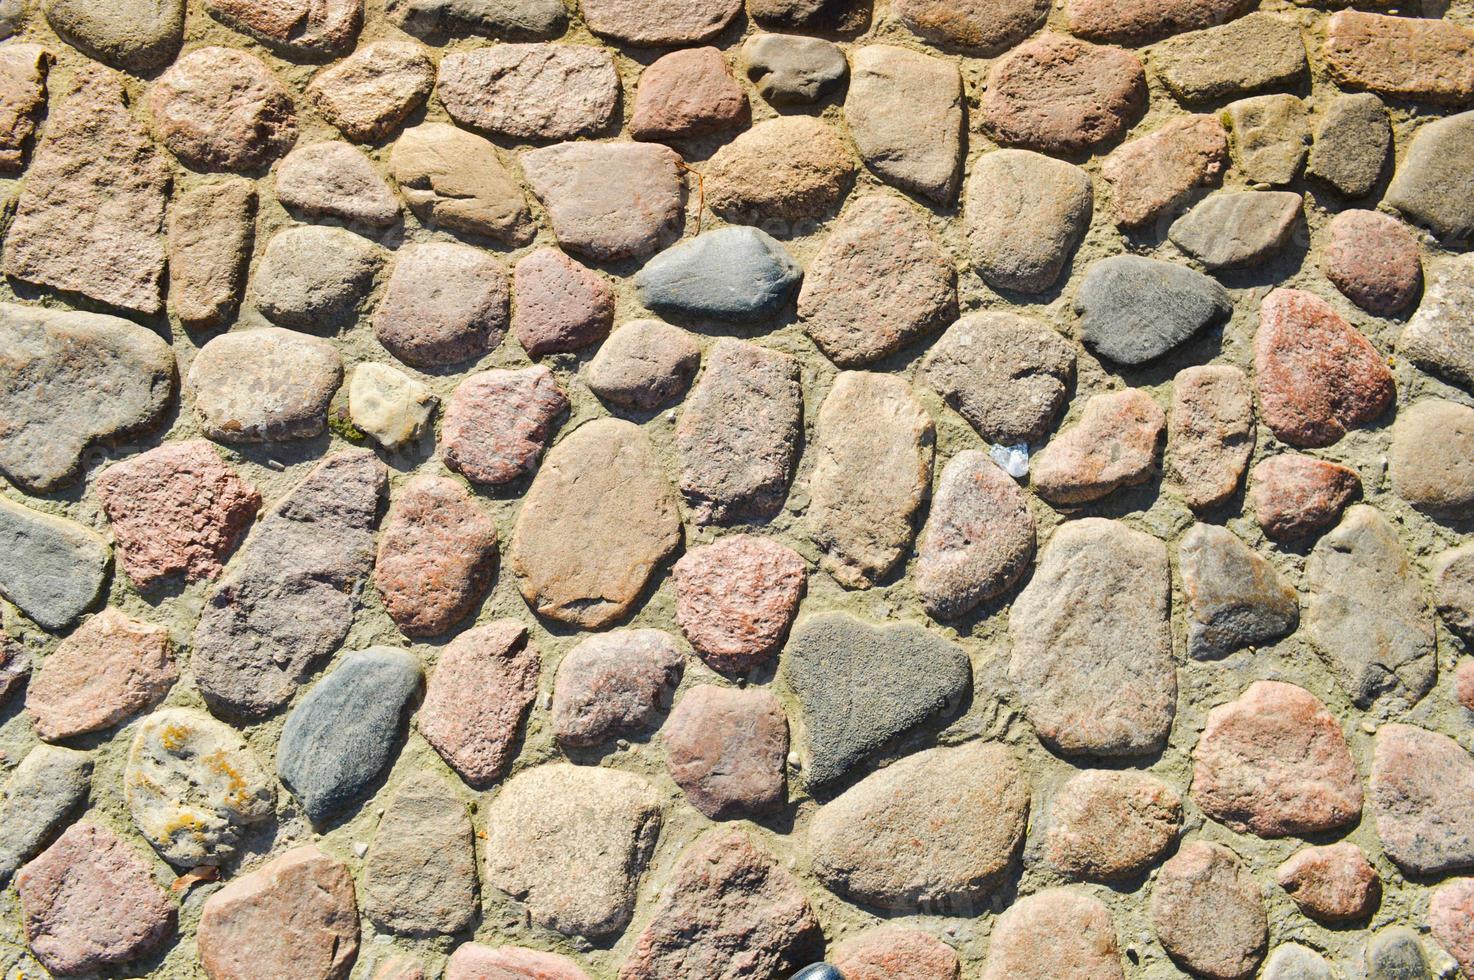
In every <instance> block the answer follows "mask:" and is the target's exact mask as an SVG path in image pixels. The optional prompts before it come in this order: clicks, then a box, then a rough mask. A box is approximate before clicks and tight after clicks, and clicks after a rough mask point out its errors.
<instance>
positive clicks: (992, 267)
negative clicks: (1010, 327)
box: [963, 150, 1095, 293]
mask: <svg viewBox="0 0 1474 980" xmlns="http://www.w3.org/2000/svg"><path fill="white" fill-rule="evenodd" d="M1094 208H1095V192H1094V190H1093V189H1092V187H1091V183H1090V177H1089V175H1087V174H1086V173H1085V171H1083V170H1081V169H1080V168H1079V167H1077V166H1075V165H1074V164H1071V163H1066V162H1065V161H1063V160H1056V159H1053V158H1052V157H1047V156H1044V155H1043V154H1042V153H1033V152H1031V151H1029V150H994V151H992V152H990V153H985V154H983V155H982V156H981V157H979V158H978V160H977V162H976V163H975V164H973V168H972V174H971V176H969V177H968V178H967V191H966V196H965V207H964V211H963V217H964V221H965V222H966V227H967V246H968V251H969V252H970V253H971V255H972V261H973V265H974V266H975V267H976V269H977V273H978V275H980V276H982V277H983V281H985V282H986V283H987V284H988V285H990V286H992V287H993V288H994V289H1007V290H1015V291H1017V292H1021V293H1042V292H1044V291H1045V290H1046V289H1048V288H1049V287H1051V286H1053V285H1054V283H1055V282H1056V281H1057V280H1058V279H1059V277H1060V273H1062V272H1063V271H1064V268H1065V263H1066V262H1068V261H1069V259H1070V256H1071V255H1072V254H1073V253H1074V251H1075V249H1076V247H1077V246H1079V244H1080V240H1081V239H1083V238H1084V237H1085V232H1086V230H1087V229H1088V228H1089V227H1090V215H1091V213H1092V212H1093V211H1094ZM1021 214H1026V215H1028V216H1029V220H1028V221H1027V222H1021V221H1019V220H1018V217H1019V215H1021Z"/></svg>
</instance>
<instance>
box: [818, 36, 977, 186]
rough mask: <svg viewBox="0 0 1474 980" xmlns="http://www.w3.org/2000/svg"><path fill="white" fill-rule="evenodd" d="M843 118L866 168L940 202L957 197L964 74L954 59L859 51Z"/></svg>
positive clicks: (885, 47)
mask: <svg viewBox="0 0 1474 980" xmlns="http://www.w3.org/2000/svg"><path fill="white" fill-rule="evenodd" d="M853 57H854V67H853V69H852V75H851V78H850V89H849V94H848V95H846V96H845V103H844V115H845V122H846V123H848V124H849V127H850V135H851V136H853V137H854V140H855V147H856V149H858V150H859V151H860V158H861V159H862V160H864V161H865V164H866V166H868V167H870V169H872V170H874V171H875V172H876V173H877V174H879V175H880V178H881V179H882V180H884V181H886V182H887V183H891V184H894V185H896V186H897V187H900V188H902V189H903V190H908V191H911V192H913V193H916V194H920V195H921V196H922V197H926V198H930V199H931V200H933V201H935V202H936V203H938V204H943V205H945V204H950V203H951V202H952V201H953V200H955V199H956V197H957V185H958V181H959V179H960V177H961V164H962V129H963V121H962V104H963V97H962V75H961V74H960V73H959V72H958V70H957V66H956V64H955V63H953V62H951V61H947V60H943V59H942V58H934V57H931V56H929V55H924V54H919V53H917V52H915V51H911V50H909V49H907V48H898V47H895V46H893V45H889V44H868V45H865V46H864V47H861V48H859V49H858V50H857V51H856V52H855V53H854V56H853Z"/></svg>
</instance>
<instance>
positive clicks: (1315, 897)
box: [1275, 841, 1382, 922]
mask: <svg viewBox="0 0 1474 980" xmlns="http://www.w3.org/2000/svg"><path fill="white" fill-rule="evenodd" d="M1275 881H1277V882H1279V886H1280V887H1281V888H1283V889H1284V890H1285V891H1287V892H1289V894H1290V897H1291V898H1293V899H1294V900H1295V904H1296V905H1298V906H1300V910H1301V911H1303V912H1304V913H1305V914H1306V915H1308V916H1310V917H1311V918H1313V919H1319V920H1320V921H1322V922H1345V921H1348V920H1350V919H1360V918H1363V917H1365V916H1368V915H1370V914H1371V913H1372V911H1373V910H1374V909H1376V907H1377V900H1378V899H1379V898H1380V897H1381V894H1382V879H1381V878H1379V877H1378V876H1377V869H1376V868H1374V867H1372V865H1371V863H1370V862H1369V861H1367V856H1366V855H1365V854H1363V853H1362V850H1361V848H1359V847H1357V846H1356V845H1355V844H1353V843H1351V842H1350V841H1342V842H1341V843H1339V844H1331V845H1329V846H1327V847H1307V848H1305V849H1304V850H1301V851H1296V852H1295V854H1294V855H1293V856H1292V857H1291V858H1290V859H1289V860H1288V861H1286V862H1285V863H1284V864H1281V865H1280V866H1279V870H1278V871H1276V872H1275Z"/></svg>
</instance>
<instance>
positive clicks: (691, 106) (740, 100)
mask: <svg viewBox="0 0 1474 980" xmlns="http://www.w3.org/2000/svg"><path fill="white" fill-rule="evenodd" d="M747 119H748V109H747V93H746V92H744V91H743V89H742V86H741V85H738V84H737V80H736V79H734V78H733V77H732V75H731V73H730V72H729V71H728V70H727V63H726V61H725V60H724V59H723V58H722V53H721V51H719V50H717V49H716V48H712V47H705V48H691V49H688V50H685V51H673V52H671V53H670V54H668V55H665V56H663V57H661V58H660V59H658V60H657V61H655V62H654V63H653V64H652V65H650V67H649V68H646V69H645V71H644V72H643V73H641V75H640V85H639V88H638V89H637V90H636V92H635V108H634V113H633V114H632V115H631V116H630V135H631V136H633V137H634V138H635V139H637V140H671V139H683V138H688V137H692V136H704V135H706V134H708V133H718V132H721V131H722V130H724V129H734V128H737V127H740V126H741V125H743V124H744V123H746V122H747Z"/></svg>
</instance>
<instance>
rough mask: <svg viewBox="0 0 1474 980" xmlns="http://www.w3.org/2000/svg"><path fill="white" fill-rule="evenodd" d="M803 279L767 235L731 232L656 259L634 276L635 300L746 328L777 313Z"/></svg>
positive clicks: (696, 241)
mask: <svg viewBox="0 0 1474 980" xmlns="http://www.w3.org/2000/svg"><path fill="white" fill-rule="evenodd" d="M802 278H803V269H802V268H801V267H800V266H799V264H798V263H797V262H795V261H794V260H793V256H791V255H789V254H788V251H787V250H786V249H784V247H783V245H782V244H781V243H779V242H778V241H777V240H775V239H774V238H773V237H772V236H771V235H769V234H768V233H767V232H764V231H761V230H759V229H757V228H751V227H747V226H734V227H728V228H718V229H717V230H715V231H709V232H706V233H705V234H703V235H699V236H697V237H696V238H693V239H691V240H690V241H687V242H682V243H681V244H679V245H677V246H675V247H674V248H670V249H667V250H665V251H664V252H661V253H660V254H659V255H657V256H655V258H653V259H651V260H650V261H649V262H647V263H645V267H644V268H643V269H641V270H640V272H639V274H638V275H636V276H635V295H636V296H638V297H639V300H640V302H641V303H644V304H645V305H646V306H647V307H649V308H650V309H652V310H654V311H656V312H657V313H661V314H674V315H678V316H688V317H711V318H713V319H717V320H731V321H736V322H739V323H747V322H751V321H754V320H765V319H767V318H768V317H771V316H773V315H774V314H775V313H777V312H778V311H779V310H780V309H782V308H783V305H784V304H785V303H787V302H788V298H789V296H790V295H792V293H793V290H794V287H795V286H797V285H798V282H799V280H800V279H802Z"/></svg>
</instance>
